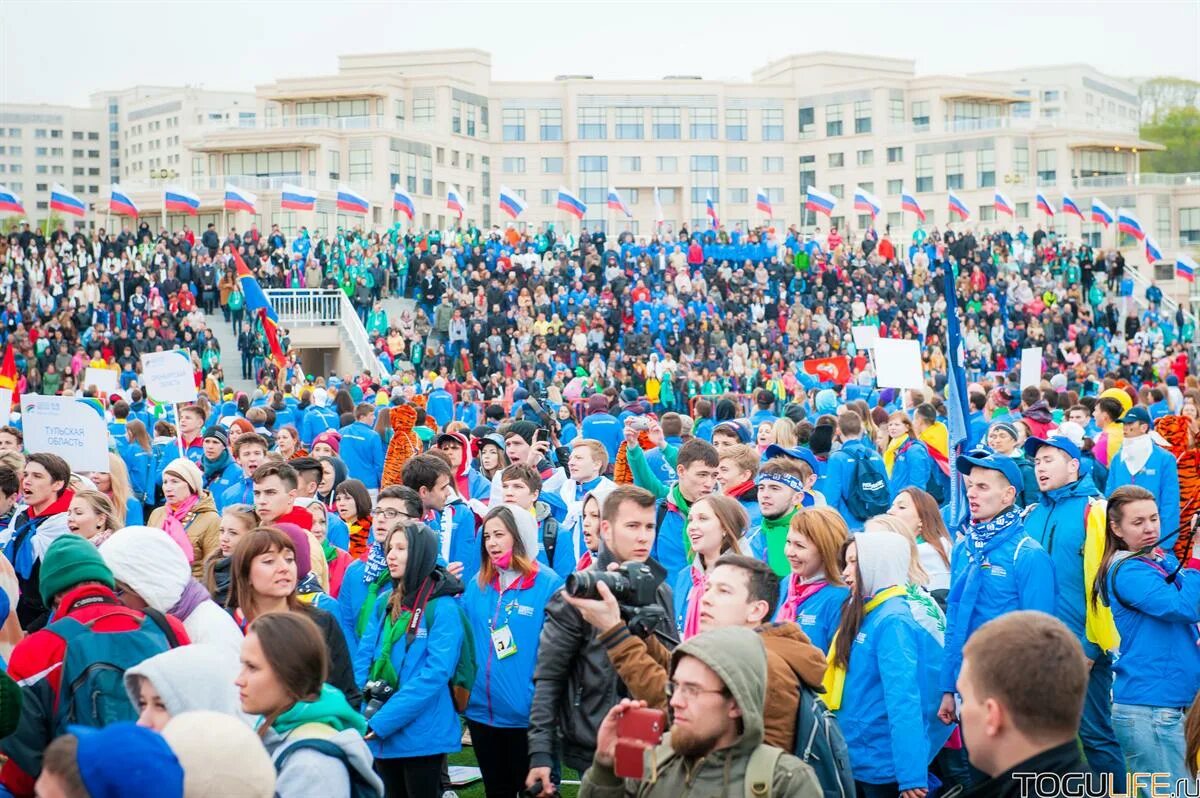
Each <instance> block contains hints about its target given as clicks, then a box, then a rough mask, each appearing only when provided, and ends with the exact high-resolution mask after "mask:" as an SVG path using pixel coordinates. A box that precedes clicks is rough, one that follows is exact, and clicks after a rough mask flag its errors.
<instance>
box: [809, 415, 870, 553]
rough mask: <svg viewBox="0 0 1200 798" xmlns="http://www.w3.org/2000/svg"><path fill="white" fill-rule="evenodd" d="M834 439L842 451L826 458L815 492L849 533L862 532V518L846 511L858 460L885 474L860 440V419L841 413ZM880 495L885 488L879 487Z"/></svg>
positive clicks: (848, 506) (861, 439) (865, 444)
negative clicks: (839, 442) (840, 517)
mask: <svg viewBox="0 0 1200 798" xmlns="http://www.w3.org/2000/svg"><path fill="white" fill-rule="evenodd" d="M837 431H838V438H839V439H840V440H841V442H842V448H840V449H838V450H837V451H836V452H834V453H833V454H831V455H829V460H828V461H827V462H826V463H825V478H824V479H820V480H818V483H817V485H818V490H820V491H821V493H822V494H823V495H824V496H825V502H826V504H828V505H829V506H830V507H832V508H833V509H835V510H837V511H838V514H839V515H841V516H842V519H843V520H844V521H845V522H846V526H848V527H849V528H850V531H851V532H857V531H858V530H860V529H862V526H863V522H864V521H866V519H865V518H858V517H857V516H855V515H854V513H853V512H851V511H850V505H849V499H850V492H851V490H852V489H853V486H854V474H855V471H856V466H857V463H858V461H859V460H862V459H865V460H870V461H872V463H873V464H874V465H875V466H876V467H877V468H878V470H880V471H882V473H883V474H884V475H885V480H886V474H887V470H886V468H885V467H884V464H883V458H882V457H881V456H880V455H879V453H878V452H876V451H875V450H874V449H873V448H872V447H871V446H870V445H869V444H868V443H867V442H866V441H864V440H863V422H862V416H860V415H859V414H858V413H854V412H845V413H842V414H841V415H840V416H838V420H837ZM883 489H884V491H886V490H887V485H884V486H883Z"/></svg>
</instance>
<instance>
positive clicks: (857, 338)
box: [850, 324, 879, 349]
mask: <svg viewBox="0 0 1200 798" xmlns="http://www.w3.org/2000/svg"><path fill="white" fill-rule="evenodd" d="M850 332H851V333H852V334H853V335H854V345H855V346H857V347H858V348H859V349H870V348H871V347H873V346H875V341H877V340H878V339H879V328H878V327H874V326H872V325H870V324H863V325H860V326H857V327H851V328H850Z"/></svg>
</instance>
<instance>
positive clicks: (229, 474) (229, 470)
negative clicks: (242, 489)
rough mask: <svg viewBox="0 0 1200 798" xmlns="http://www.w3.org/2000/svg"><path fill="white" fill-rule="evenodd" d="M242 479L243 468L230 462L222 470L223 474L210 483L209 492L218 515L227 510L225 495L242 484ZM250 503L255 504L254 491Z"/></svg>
mask: <svg viewBox="0 0 1200 798" xmlns="http://www.w3.org/2000/svg"><path fill="white" fill-rule="evenodd" d="M242 479H243V477H242V467H241V466H240V465H238V464H237V463H235V462H233V461H232V460H230V461H229V463H228V464H226V466H225V468H223V469H221V473H219V474H217V478H216V479H214V480H213V481H212V482H211V483H209V485H208V492H209V493H211V494H212V497H213V503H214V504H215V505H216V506H217V512H218V513H220V512H224V510H225V507H226V504H225V493H226V492H227V491H229V489H230V488H232V487H234V486H235V485H239V484H241V483H242ZM251 485H253V483H251ZM250 503H251V504H253V503H254V493H253V490H251V493H250Z"/></svg>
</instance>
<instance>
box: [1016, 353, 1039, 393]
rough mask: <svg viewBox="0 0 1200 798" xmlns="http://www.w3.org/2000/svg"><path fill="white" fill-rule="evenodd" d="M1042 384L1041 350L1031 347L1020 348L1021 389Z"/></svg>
mask: <svg viewBox="0 0 1200 798" xmlns="http://www.w3.org/2000/svg"><path fill="white" fill-rule="evenodd" d="M1041 384H1042V350H1041V349H1040V348H1039V347H1036V346H1035V347H1031V348H1029V349H1022V350H1021V389H1022V390H1024V389H1025V388H1028V387H1029V386H1030V385H1035V386H1036V385H1041Z"/></svg>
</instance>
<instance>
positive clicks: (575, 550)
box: [551, 438, 616, 578]
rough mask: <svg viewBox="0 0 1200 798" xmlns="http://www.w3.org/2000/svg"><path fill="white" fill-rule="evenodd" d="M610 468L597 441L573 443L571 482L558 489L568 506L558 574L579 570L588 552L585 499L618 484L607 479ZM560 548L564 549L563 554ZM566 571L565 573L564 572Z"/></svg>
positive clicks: (557, 553)
mask: <svg viewBox="0 0 1200 798" xmlns="http://www.w3.org/2000/svg"><path fill="white" fill-rule="evenodd" d="M607 468H608V450H607V449H606V448H605V447H604V444H603V443H601V442H600V441H598V440H596V439H594V438H576V439H575V440H573V441H571V455H570V457H568V458H567V479H566V480H564V481H563V483H562V486H561V487H560V488H559V489H558V496H559V498H560V499H561V500H562V502H563V504H565V505H566V508H567V512H566V516H565V517H564V518H563V520H562V523H561V524H559V530H560V532H559V539H558V541H557V542H556V546H555V558H554V559H555V562H553V563H551V567H552V568H553V569H554V572H555V573H557V574H560V575H562V576H563V577H564V578H565V577H566V575H567V574H569V573H571V572H572V571H574V570H575V563H577V562H579V558H580V557H582V556H583V553H584V552H585V551H587V544H586V543H585V542H584V539H583V499H584V497H585V496H587V494H589V493H599V494H607V493H608V492H609V491H611V490H612V489H613V488H615V487H616V483H615V482H613V481H612V480H611V479H609V478H608V477H606V476H604V472H605V470H606V469H607ZM559 545H561V546H562V550H561V553H560V551H559V548H558V547H559ZM560 569H565V570H560Z"/></svg>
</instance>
